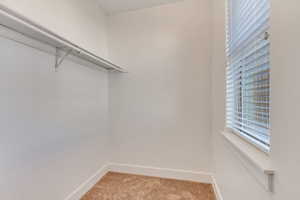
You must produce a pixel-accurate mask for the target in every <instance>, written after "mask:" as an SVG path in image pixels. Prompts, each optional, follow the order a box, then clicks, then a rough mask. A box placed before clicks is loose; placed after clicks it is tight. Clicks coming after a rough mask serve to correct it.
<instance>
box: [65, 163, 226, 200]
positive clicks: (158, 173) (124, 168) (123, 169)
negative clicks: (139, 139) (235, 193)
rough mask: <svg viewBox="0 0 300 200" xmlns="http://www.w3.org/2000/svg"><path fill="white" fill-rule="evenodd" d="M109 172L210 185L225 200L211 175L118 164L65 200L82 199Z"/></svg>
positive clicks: (110, 164) (87, 182) (110, 166)
mask: <svg viewBox="0 0 300 200" xmlns="http://www.w3.org/2000/svg"><path fill="white" fill-rule="evenodd" d="M109 171H112V172H120V173H129V174H137V175H144V176H153V177H161V178H169V179H177V180H186V181H195V182H200V183H209V184H212V186H213V189H214V192H215V194H216V198H217V200H223V198H222V196H221V193H220V190H219V188H218V185H217V183H216V180H215V178H214V177H213V174H211V173H207V172H197V171H188V170H177V169H167V168H158V167H148V166H140V165H129V164H118V163H109V164H107V165H105V166H104V167H102V168H101V169H99V170H98V171H97V172H96V173H95V174H94V175H93V176H91V177H90V178H89V179H88V180H86V181H85V182H84V183H82V184H81V185H80V186H79V187H78V188H77V189H76V190H75V191H74V192H72V193H71V194H70V195H68V196H67V197H66V198H65V200H80V198H81V197H82V196H83V195H84V194H85V193H87V192H88V191H89V190H90V189H91V188H92V187H93V186H94V185H95V184H96V183H97V182H98V181H99V180H100V179H101V178H102V177H103V176H104V175H105V174H106V173H107V172H109Z"/></svg>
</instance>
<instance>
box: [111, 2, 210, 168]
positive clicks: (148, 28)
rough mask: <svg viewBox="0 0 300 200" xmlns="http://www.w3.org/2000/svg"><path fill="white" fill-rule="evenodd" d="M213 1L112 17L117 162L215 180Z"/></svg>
mask: <svg viewBox="0 0 300 200" xmlns="http://www.w3.org/2000/svg"><path fill="white" fill-rule="evenodd" d="M210 6H211V5H210V1H209V0H186V1H182V2H178V3H174V4H169V5H164V6H159V7H154V8H149V9H144V10H138V11H132V12H128V13H122V14H117V15H113V16H110V17H109V18H108V20H109V21H108V26H109V50H110V58H111V59H112V60H113V61H114V62H116V63H119V64H122V65H124V66H126V67H127V69H128V71H129V72H130V73H128V74H115V75H112V76H110V82H109V84H110V95H109V96H110V114H111V126H110V127H111V133H112V136H113V142H114V146H113V147H114V148H115V156H114V158H113V161H114V162H117V163H124V164H134V165H143V166H154V167H161V168H172V169H185V170H195V171H205V172H209V171H210V170H211V157H212V154H211V137H210V136H211V132H210V89H211V88H210V71H209V67H210V47H211V46H210V45H211V32H210V28H209V27H210V25H211V21H210V19H211V18H210V14H211V12H210V11H211V7H210Z"/></svg>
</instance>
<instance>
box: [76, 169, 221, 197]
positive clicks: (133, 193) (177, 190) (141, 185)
mask: <svg viewBox="0 0 300 200" xmlns="http://www.w3.org/2000/svg"><path fill="white" fill-rule="evenodd" d="M81 200H215V197H214V193H213V189H212V186H211V185H209V184H202V183H195V182H189V181H179V180H171V179H162V178H155V177H146V176H138V175H130V174H121V173H115V172H109V173H108V174H106V175H105V176H104V177H103V178H102V179H101V180H100V181H99V182H98V183H97V184H96V185H95V186H94V187H93V188H92V189H91V190H90V191H89V192H88V193H87V194H86V195H85V196H84V197H83V198H82V199H81Z"/></svg>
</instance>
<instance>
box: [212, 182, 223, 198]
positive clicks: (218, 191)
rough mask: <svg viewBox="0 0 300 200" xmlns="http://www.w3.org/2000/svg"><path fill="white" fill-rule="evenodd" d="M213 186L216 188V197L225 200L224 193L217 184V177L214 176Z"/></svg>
mask: <svg viewBox="0 0 300 200" xmlns="http://www.w3.org/2000/svg"><path fill="white" fill-rule="evenodd" d="M212 186H213V189H214V193H215V195H216V199H217V200H224V199H223V197H222V194H221V190H220V188H219V186H218V184H217V181H216V179H215V177H213V176H212Z"/></svg>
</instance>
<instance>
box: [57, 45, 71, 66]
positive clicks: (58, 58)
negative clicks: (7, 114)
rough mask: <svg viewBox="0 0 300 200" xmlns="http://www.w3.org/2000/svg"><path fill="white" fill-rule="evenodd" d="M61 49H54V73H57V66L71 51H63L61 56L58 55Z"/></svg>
mask: <svg viewBox="0 0 300 200" xmlns="http://www.w3.org/2000/svg"><path fill="white" fill-rule="evenodd" d="M60 51H61V49H60V48H58V47H56V48H55V71H56V72H57V71H58V68H59V66H60V65H61V64H62V63H63V61H64V60H65V58H67V57H68V56H69V55H70V54H71V53H72V51H73V50H72V49H69V50H68V51H64V53H63V55H61V54H60Z"/></svg>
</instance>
